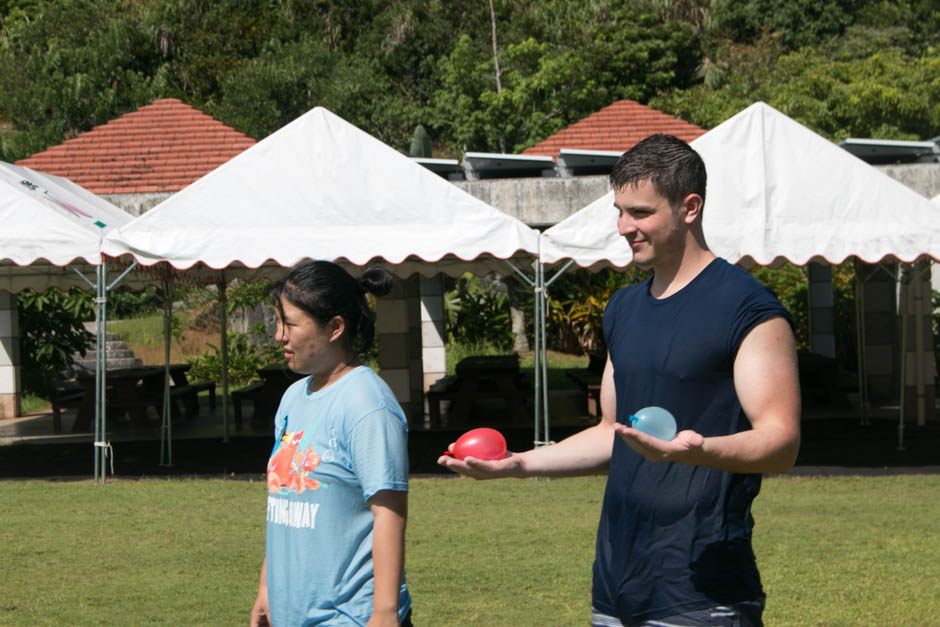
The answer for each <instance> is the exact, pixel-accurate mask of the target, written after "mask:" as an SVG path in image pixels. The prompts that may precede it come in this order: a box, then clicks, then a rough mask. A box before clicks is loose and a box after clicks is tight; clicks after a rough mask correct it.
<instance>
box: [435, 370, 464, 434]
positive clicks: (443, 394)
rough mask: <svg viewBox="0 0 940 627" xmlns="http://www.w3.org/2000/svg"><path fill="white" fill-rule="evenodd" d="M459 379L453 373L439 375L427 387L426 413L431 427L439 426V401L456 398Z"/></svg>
mask: <svg viewBox="0 0 940 627" xmlns="http://www.w3.org/2000/svg"><path fill="white" fill-rule="evenodd" d="M459 388H460V380H459V379H458V378H457V377H456V376H454V375H447V376H445V377H441V378H440V379H438V380H437V381H435V382H434V383H432V384H431V387H429V388H428V392H427V397H428V415H429V417H430V420H431V426H432V427H440V426H441V401H450V400H454V399H455V398H457V392H458V389H459Z"/></svg>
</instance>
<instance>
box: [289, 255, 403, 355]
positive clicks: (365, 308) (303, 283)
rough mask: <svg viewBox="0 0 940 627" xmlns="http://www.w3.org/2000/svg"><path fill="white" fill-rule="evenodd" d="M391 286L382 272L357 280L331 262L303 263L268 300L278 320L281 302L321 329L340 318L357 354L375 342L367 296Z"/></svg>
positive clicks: (371, 271)
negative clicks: (306, 316) (298, 311)
mask: <svg viewBox="0 0 940 627" xmlns="http://www.w3.org/2000/svg"><path fill="white" fill-rule="evenodd" d="M393 283H394V277H392V273H391V272H389V271H388V270H386V269H384V268H369V269H368V270H366V271H365V272H363V273H362V276H360V277H359V278H358V279H357V278H353V276H352V275H351V274H349V273H348V272H346V270H344V269H343V268H341V267H340V266H338V265H336V264H335V263H333V262H332V261H305V262H303V263H301V264H299V265H296V266H294V267H293V268H291V270H289V271H288V273H287V274H286V275H285V276H284V279H283V280H281V281H278V282H277V283H275V284H274V286H273V287H272V288H271V296H272V297H273V298H274V307H275V308H276V310H277V314H278V316H280V317H281V318H283V317H284V311H283V308H282V306H281V299H282V298H283V299H284V300H286V301H287V302H289V303H290V304H292V305H294V306H295V307H297V308H299V309H301V310H303V311H304V312H306V313H307V315H309V316H310V317H311V318H313V319H314V320H315V321H316V323H317V324H319V325H321V326H322V325H324V324H326V323H327V322H329V321H330V320H332V319H333V317H334V316H342V318H343V320H344V321H345V323H346V331H345V335H346V338H347V340H349V344H350V346H351V347H352V349H353V351H355V352H357V353H359V352H360V351H364V350H366V349H368V348H369V347H370V346H372V341H373V340H374V339H375V319H374V317H373V315H372V310H371V309H370V307H369V303H368V302H366V298H365V295H366V292H368V293H370V294H374V295H376V296H384V295H385V294H388V293H389V291H390V290H391V289H392V284H393ZM357 340H358V342H357Z"/></svg>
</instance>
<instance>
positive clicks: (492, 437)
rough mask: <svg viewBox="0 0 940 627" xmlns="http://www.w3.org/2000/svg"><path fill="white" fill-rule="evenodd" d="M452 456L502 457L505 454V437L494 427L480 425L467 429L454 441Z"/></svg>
mask: <svg viewBox="0 0 940 627" xmlns="http://www.w3.org/2000/svg"><path fill="white" fill-rule="evenodd" d="M453 455H454V457H456V458H457V459H463V458H465V457H475V458H477V459H486V460H492V459H502V458H503V457H505V456H506V438H504V437H503V434H502V433H500V432H499V431H497V430H496V429H490V428H487V427H481V428H479V429H472V430H471V431H467V432H466V433H464V434H463V435H462V436H460V437H459V438H457V441H456V442H455V443H454V451H453Z"/></svg>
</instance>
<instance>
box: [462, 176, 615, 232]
mask: <svg viewBox="0 0 940 627" xmlns="http://www.w3.org/2000/svg"><path fill="white" fill-rule="evenodd" d="M454 184H455V185H456V186H457V187H460V188H461V189H463V190H465V191H466V192H467V193H469V194H470V195H472V196H474V197H476V198H479V199H480V200H482V201H483V202H485V203H488V204H490V205H492V206H494V207H496V208H497V209H499V210H501V211H503V212H504V213H508V214H509V215H511V216H513V217H514V218H517V219H519V220H522V221H523V222H525V223H526V224H528V225H530V226H535V227H542V226H550V225H552V224H555V223H557V222H560V221H562V220H564V219H565V218H567V217H568V216H570V215H571V214H572V213H576V212H577V211H579V210H580V209H583V208H584V207H586V206H587V205H589V204H591V203H592V202H594V201H595V200H597V199H598V198H600V197H601V196H603V195H604V194H606V193H607V192H608V191H610V184H609V183H608V182H607V177H606V176H582V177H578V178H524V179H487V180H483V181H458V182H456V183H454Z"/></svg>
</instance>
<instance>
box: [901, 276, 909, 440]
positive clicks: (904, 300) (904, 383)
mask: <svg viewBox="0 0 940 627" xmlns="http://www.w3.org/2000/svg"><path fill="white" fill-rule="evenodd" d="M909 279H910V277H909V275H908V273H907V270H906V269H902V267H901V266H900V265H899V267H898V312H899V313H900V315H901V400H900V406H899V407H898V450H899V451H903V450H904V401H905V399H904V388H906V387H907V310H908V307H907V296H908V291H909V288H908V287H907V281H908V280H909Z"/></svg>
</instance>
